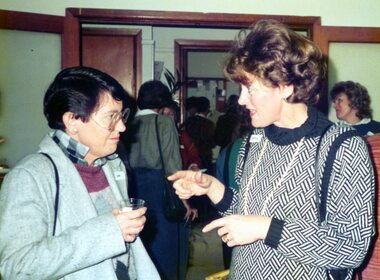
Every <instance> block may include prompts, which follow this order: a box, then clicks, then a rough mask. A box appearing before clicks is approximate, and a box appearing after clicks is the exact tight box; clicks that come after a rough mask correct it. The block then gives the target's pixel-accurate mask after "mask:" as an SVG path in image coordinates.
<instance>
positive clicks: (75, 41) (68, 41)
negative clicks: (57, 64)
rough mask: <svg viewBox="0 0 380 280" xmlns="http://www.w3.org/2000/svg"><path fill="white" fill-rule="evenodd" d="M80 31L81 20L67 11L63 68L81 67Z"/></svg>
mask: <svg viewBox="0 0 380 280" xmlns="http://www.w3.org/2000/svg"><path fill="white" fill-rule="evenodd" d="M80 29H81V28H80V23H79V19H78V18H77V17H75V16H74V15H73V14H72V13H71V12H70V11H69V10H66V17H65V21H64V28H63V43H62V67H63V68H67V67H72V66H79V65H80V32H81V30H80Z"/></svg>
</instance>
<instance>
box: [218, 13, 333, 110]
mask: <svg viewBox="0 0 380 280" xmlns="http://www.w3.org/2000/svg"><path fill="white" fill-rule="evenodd" d="M224 73H225V75H226V76H227V77H228V78H229V79H231V80H233V81H235V82H238V83H240V84H243V85H246V86H249V83H250V82H251V81H250V80H249V79H248V77H247V73H249V74H252V75H254V76H255V77H257V78H258V79H260V80H261V81H262V82H263V83H264V84H265V85H266V86H270V87H278V86H279V85H281V84H283V85H293V86H294V93H293V94H292V95H291V96H289V97H288V99H287V101H288V102H290V103H305V104H307V105H314V104H316V103H317V101H318V98H319V94H320V91H321V90H322V86H323V83H322V80H323V79H324V78H325V75H326V60H325V58H324V56H323V54H322V51H321V50H320V49H319V48H318V47H317V46H316V45H315V44H314V43H313V42H311V41H310V40H308V39H307V38H305V37H304V36H302V35H300V34H298V33H297V32H295V31H294V30H292V29H290V28H288V27H286V26H285V25H283V24H281V23H279V22H277V21H274V20H260V21H258V22H257V23H255V24H252V25H251V26H250V27H249V29H248V30H242V31H240V33H239V35H238V37H237V39H236V40H235V44H234V46H233V48H232V49H231V51H230V55H229V58H228V59H227V61H226V64H225V68H224Z"/></svg>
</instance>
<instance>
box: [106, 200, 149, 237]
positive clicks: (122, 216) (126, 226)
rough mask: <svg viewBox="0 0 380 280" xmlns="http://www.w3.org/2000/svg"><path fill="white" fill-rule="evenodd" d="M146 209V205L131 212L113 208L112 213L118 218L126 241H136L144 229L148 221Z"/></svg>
mask: <svg viewBox="0 0 380 280" xmlns="http://www.w3.org/2000/svg"><path fill="white" fill-rule="evenodd" d="M146 210H147V208H146V207H141V208H139V209H136V210H132V211H129V212H122V211H120V209H113V210H112V214H113V215H114V217H115V218H116V221H117V223H118V224H119V227H120V230H121V233H122V235H123V238H124V240H125V241H126V242H133V241H135V239H136V237H137V236H138V235H139V233H140V232H141V231H142V230H143V228H144V224H145V221H146V217H145V212H146Z"/></svg>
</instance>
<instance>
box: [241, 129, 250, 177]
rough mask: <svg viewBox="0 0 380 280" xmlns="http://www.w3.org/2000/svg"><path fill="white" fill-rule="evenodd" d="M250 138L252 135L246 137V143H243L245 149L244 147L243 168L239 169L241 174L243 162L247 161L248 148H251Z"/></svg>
mask: <svg viewBox="0 0 380 280" xmlns="http://www.w3.org/2000/svg"><path fill="white" fill-rule="evenodd" d="M251 136H252V133H250V134H248V136H247V143H245V147H244V157H243V166H242V167H241V172H243V171H244V167H245V162H246V161H247V157H248V153H249V149H250V147H251Z"/></svg>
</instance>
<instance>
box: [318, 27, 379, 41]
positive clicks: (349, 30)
mask: <svg viewBox="0 0 380 280" xmlns="http://www.w3.org/2000/svg"><path fill="white" fill-rule="evenodd" d="M323 32H324V35H325V37H326V40H327V41H328V42H329V43H330V42H345V43H380V28H376V27H340V26H323Z"/></svg>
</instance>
